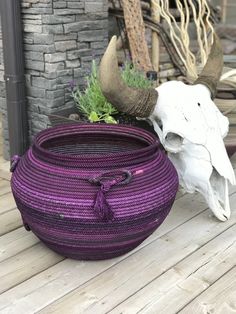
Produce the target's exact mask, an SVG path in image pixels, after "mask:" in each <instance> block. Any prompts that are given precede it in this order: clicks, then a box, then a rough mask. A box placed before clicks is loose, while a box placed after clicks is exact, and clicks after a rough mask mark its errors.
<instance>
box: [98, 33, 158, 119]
mask: <svg viewBox="0 0 236 314" xmlns="http://www.w3.org/2000/svg"><path fill="white" fill-rule="evenodd" d="M99 81H100V86H101V89H102V92H103V94H104V96H105V97H106V98H107V100H108V101H109V102H111V103H112V104H113V105H114V106H115V107H116V108H117V109H118V110H119V111H120V112H125V113H128V114H130V115H132V116H137V117H142V118H146V117H149V116H150V114H151V113H152V112H153V110H154V106H155V105H156V103H157V98H158V93H157V91H156V90H155V89H154V88H153V89H151V88H150V89H139V88H131V87H128V86H127V85H126V84H125V83H124V81H123V80H122V77H121V75H120V70H119V68H118V61H117V55H116V36H113V37H112V39H111V41H110V43H109V45H108V47H107V50H106V52H105V54H104V56H103V58H102V60H101V63H100V67H99Z"/></svg>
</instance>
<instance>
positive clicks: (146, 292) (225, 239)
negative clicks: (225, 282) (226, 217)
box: [104, 225, 236, 314]
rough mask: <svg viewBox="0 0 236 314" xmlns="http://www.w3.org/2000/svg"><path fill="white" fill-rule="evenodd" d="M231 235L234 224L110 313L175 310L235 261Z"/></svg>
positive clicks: (235, 247)
mask: <svg viewBox="0 0 236 314" xmlns="http://www.w3.org/2000/svg"><path fill="white" fill-rule="evenodd" d="M235 235H236V225H234V226H233V227H231V228H229V229H228V230H226V231H225V232H223V233H222V234H220V235H219V236H218V237H216V238H215V239H213V240H212V241H210V242H208V243H207V244H206V245H204V246H202V247H201V248H200V249H199V250H197V251H195V252H194V253H193V254H191V255H190V256H187V257H186V258H185V259H184V260H183V261H180V263H178V264H176V265H175V266H173V267H172V268H171V269H170V270H168V271H167V272H165V273H164V274H163V275H162V276H160V277H158V278H157V279H155V280H154V281H152V282H151V283H150V284H149V285H147V286H145V287H144V288H143V289H141V290H139V291H138V292H137V293H136V294H134V295H132V296H131V297H130V298H128V299H127V300H125V301H124V302H123V303H121V304H120V305H119V306H117V307H116V308H115V309H113V311H111V313H112V314H117V313H123V314H128V313H137V312H138V313H140V314H141V313H168V314H174V313H177V312H178V311H179V310H181V309H182V308H183V307H184V306H185V305H186V304H188V303H189V302H191V300H193V299H194V298H195V297H196V296H198V295H199V294H200V293H202V292H203V291H205V290H206V289H207V288H209V286H210V285H212V284H213V283H214V282H216V281H217V280H218V279H219V278H220V277H221V276H223V275H224V274H225V273H226V272H228V271H229V270H230V269H231V268H232V267H233V266H234V265H235V260H236V236H235ZM104 301H105V300H104ZM187 313H200V312H194V311H189V312H187ZM209 313H210V312H209ZM225 313H226V312H225Z"/></svg>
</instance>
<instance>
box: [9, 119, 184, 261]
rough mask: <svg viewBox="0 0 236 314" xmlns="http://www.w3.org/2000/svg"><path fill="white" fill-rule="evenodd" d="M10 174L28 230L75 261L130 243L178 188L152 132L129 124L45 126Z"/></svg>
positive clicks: (156, 219) (164, 210)
mask: <svg viewBox="0 0 236 314" xmlns="http://www.w3.org/2000/svg"><path fill="white" fill-rule="evenodd" d="M12 172H13V175H12V180H11V186H12V191H13V195H14V197H15V200H16V204H17V207H18V209H19V210H20V212H21V214H22V218H23V222H24V224H25V227H26V229H27V230H32V231H33V232H34V233H35V234H36V235H37V236H38V238H39V239H41V240H42V241H43V242H44V243H45V244H46V245H47V246H48V247H50V248H51V249H53V250H54V251H56V252H58V253H60V254H62V255H64V256H67V257H71V258H76V259H93V260H96V259H105V258H111V257H115V256H118V255H121V254H124V253H126V252H128V251H130V250H131V249H133V248H135V247H136V246H137V245H139V244H140V243H141V242H142V241H143V240H144V239H146V238H147V237H148V236H149V235H150V234H151V233H153V231H154V230H156V228H157V227H158V226H159V225H160V224H161V223H162V222H163V220H164V219H165V218H166V216H167V215H168V213H169V211H170V209H171V206H172V204H173V201H174V199H175V195H176V192H177V188H178V177H177V173H176V170H175V168H174V167H173V165H172V164H171V162H170V161H169V159H168V158H167V156H166V155H165V153H164V152H163V151H162V150H161V149H160V147H159V142H158V140H157V138H156V137H155V136H154V135H152V134H151V133H149V132H147V131H144V130H142V129H139V128H134V127H130V126H119V125H106V124H82V125H81V124H80V125H78V124H72V125H62V126H57V127H54V128H49V129H47V130H44V131H42V132H40V133H39V134H38V135H37V136H36V138H35V141H34V143H33V145H32V147H31V148H30V149H29V150H28V151H27V153H26V154H25V155H24V156H23V157H22V158H19V157H15V158H14V160H13V164H12Z"/></svg>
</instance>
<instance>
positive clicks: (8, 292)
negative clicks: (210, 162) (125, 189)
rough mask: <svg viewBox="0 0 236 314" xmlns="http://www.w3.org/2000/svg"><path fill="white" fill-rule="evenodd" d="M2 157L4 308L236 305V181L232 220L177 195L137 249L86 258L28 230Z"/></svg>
mask: <svg viewBox="0 0 236 314" xmlns="http://www.w3.org/2000/svg"><path fill="white" fill-rule="evenodd" d="M233 164H234V166H236V158H235V157H233ZM0 165H1V167H0V235H1V237H0V294H1V295H0V313H4V314H5V313H7V314H9V313H14V314H21V313H22V314H27V313H41V314H42V313H44V314H48V313H63V314H64V313H65V314H70V313H76V314H78V313H93V314H94V313H96V314H99V313H102V314H104V313H107V312H108V313H113V314H115V313H116V314H118V313H155V314H156V313H158V314H159V313H165V314H171V313H183V314H190V313H204V314H205V313H222V314H223V313H224V314H228V313H236V266H235V265H236V205H235V204H236V187H231V190H230V194H231V197H230V201H231V207H232V217H231V219H230V220H229V221H227V222H225V223H222V222H219V221H218V220H216V219H215V218H214V217H213V216H212V215H211V212H210V211H209V209H208V208H207V206H206V204H205V202H204V201H203V199H202V197H200V196H199V195H197V194H196V195H187V194H186V195H178V199H177V200H176V201H175V204H174V206H173V209H172V211H171V213H170V215H169V216H168V218H167V219H166V221H165V222H164V223H163V224H162V226H161V227H160V228H159V229H158V230H157V231H156V232H155V233H154V234H153V235H152V236H151V237H149V238H148V239H147V240H146V241H145V242H143V243H142V244H141V245H140V246H139V247H138V248H137V249H135V250H134V251H132V252H130V253H129V254H126V255H124V256H122V257H119V258H115V259H111V260H106V261H99V262H83V261H75V260H71V259H65V258H64V257H62V256H59V255H57V254H55V253H54V252H52V251H51V250H49V249H48V248H46V247H45V246H44V245H43V244H42V243H41V242H39V240H38V239H37V238H36V237H35V236H34V235H33V234H32V233H31V232H27V231H25V229H24V228H23V227H22V222H21V218H20V215H19V212H18V210H17V209H16V207H15V203H14V200H13V197H12V194H11V191H10V185H9V179H10V176H9V173H8V172H7V171H5V170H4V169H5V168H6V167H7V166H8V164H7V163H6V162H5V163H3V161H0Z"/></svg>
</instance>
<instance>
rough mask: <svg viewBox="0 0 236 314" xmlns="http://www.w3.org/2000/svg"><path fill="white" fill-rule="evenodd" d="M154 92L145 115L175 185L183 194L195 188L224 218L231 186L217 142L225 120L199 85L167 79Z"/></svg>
mask: <svg viewBox="0 0 236 314" xmlns="http://www.w3.org/2000/svg"><path fill="white" fill-rule="evenodd" d="M157 91H158V94H159V96H158V100H157V104H156V106H155V108H154V111H153V113H152V114H151V115H150V117H149V119H150V120H151V121H152V123H153V126H154V129H155V131H156V133H157V134H158V136H159V138H160V140H161V142H162V144H163V146H164V147H165V149H166V150H167V151H168V152H169V154H168V155H169V158H170V160H171V161H172V163H173V164H174V166H175V168H176V170H177V172H178V175H179V179H180V184H181V185H182V187H183V188H184V189H185V190H186V191H187V192H189V193H193V192H194V191H198V192H200V193H201V194H202V195H203V196H204V197H205V199H206V201H207V203H208V206H209V207H210V208H211V210H212V211H213V213H214V215H215V216H216V217H217V218H218V219H219V220H222V221H224V220H227V219H228V218H229V217H230V206H229V197H228V181H229V182H230V183H231V184H235V177H234V172H233V169H232V166H231V163H230V161H229V158H228V156H227V153H226V150H225V147H224V142H223V138H224V137H225V136H226V134H227V132H228V124H229V123H228V119H227V118H226V117H225V116H223V115H222V114H221V112H220V111H219V110H218V108H217V107H216V106H215V104H214V102H213V101H212V100H211V97H210V92H209V90H208V88H207V87H206V86H204V85H202V84H197V85H186V84H184V83H182V82H178V81H172V82H166V83H163V84H162V85H161V86H159V87H158V88H157ZM183 95H184V98H183ZM167 104H168V105H167Z"/></svg>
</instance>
